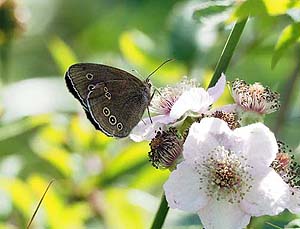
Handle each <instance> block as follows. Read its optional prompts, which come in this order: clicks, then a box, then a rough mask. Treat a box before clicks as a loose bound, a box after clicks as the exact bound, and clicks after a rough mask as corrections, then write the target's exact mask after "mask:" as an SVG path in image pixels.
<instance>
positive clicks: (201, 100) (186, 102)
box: [170, 88, 213, 119]
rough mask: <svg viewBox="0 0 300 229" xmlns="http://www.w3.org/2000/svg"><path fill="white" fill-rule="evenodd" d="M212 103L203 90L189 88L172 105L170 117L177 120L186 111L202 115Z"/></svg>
mask: <svg viewBox="0 0 300 229" xmlns="http://www.w3.org/2000/svg"><path fill="white" fill-rule="evenodd" d="M212 102H213V100H212V98H211V97H210V96H209V94H208V93H207V91H205V90H204V89H203V88H191V89H189V90H188V91H185V92H183V93H182V95H181V96H180V97H179V98H178V100H177V101H176V102H175V103H174V105H173V107H172V109H171V112H170V116H171V117H172V118H174V119H179V118H180V117H181V116H183V115H184V114H185V113H186V112H188V111H192V112H197V113H203V112H206V111H208V109H209V106H210V105H211V104H212Z"/></svg>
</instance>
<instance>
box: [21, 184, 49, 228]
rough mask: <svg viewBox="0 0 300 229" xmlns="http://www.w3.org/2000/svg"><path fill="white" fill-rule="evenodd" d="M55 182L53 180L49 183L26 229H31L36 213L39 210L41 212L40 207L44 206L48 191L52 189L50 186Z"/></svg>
mask: <svg viewBox="0 0 300 229" xmlns="http://www.w3.org/2000/svg"><path fill="white" fill-rule="evenodd" d="M53 182H54V180H51V181H50V182H49V184H48V186H47V188H46V190H45V192H44V194H43V196H42V198H41V199H40V201H39V203H38V205H37V207H36V208H35V211H34V213H33V215H32V217H31V219H30V221H29V223H28V225H27V227H26V229H29V228H30V226H31V223H32V222H33V219H34V217H35V215H36V213H37V212H38V210H39V208H40V206H41V204H42V202H43V200H44V198H45V195H46V193H47V192H48V189H49V188H50V186H51V184H52V183H53Z"/></svg>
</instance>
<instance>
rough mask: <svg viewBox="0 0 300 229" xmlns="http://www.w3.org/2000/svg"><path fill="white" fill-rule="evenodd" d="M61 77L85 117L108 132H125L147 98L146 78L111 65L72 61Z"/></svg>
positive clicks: (148, 87) (133, 124)
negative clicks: (74, 62)
mask: <svg viewBox="0 0 300 229" xmlns="http://www.w3.org/2000/svg"><path fill="white" fill-rule="evenodd" d="M65 80H66V84H67V87H68V89H69V91H70V92H71V93H72V94H73V96H74V97H75V98H77V99H78V100H79V101H80V103H81V104H82V106H83V108H84V109H85V112H86V114H87V117H88V119H89V120H90V121H91V122H92V124H93V125H94V126H95V128H96V129H99V130H101V131H102V132H104V133H105V134H106V135H108V136H116V137H125V136H127V135H128V134H129V133H130V131H131V130H132V128H133V127H134V126H135V125H136V124H137V123H138V122H139V121H140V119H141V118H142V115H143V113H144V111H145V109H146V108H147V106H148V105H149V102H150V84H149V83H148V82H142V81H141V80H139V79H138V78H136V77H135V76H133V75H132V74H130V73H128V72H126V71H123V70H121V69H117V68H114V67H110V66H106V65H101V64H91V63H82V64H74V65H72V66H71V67H70V68H69V70H68V71H67V73H66V76H65Z"/></svg>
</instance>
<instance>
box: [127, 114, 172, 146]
mask: <svg viewBox="0 0 300 229" xmlns="http://www.w3.org/2000/svg"><path fill="white" fill-rule="evenodd" d="M151 119H152V123H151V121H150V118H144V119H143V120H142V121H140V122H139V123H138V124H137V125H136V126H135V127H134V128H133V130H132V131H131V133H130V135H129V137H130V138H131V140H133V141H135V142H141V141H145V140H151V139H152V138H154V137H155V134H156V133H155V130H158V129H159V128H162V129H163V127H164V125H165V124H168V123H171V122H172V121H173V119H172V118H171V117H170V116H168V115H157V116H154V117H151Z"/></svg>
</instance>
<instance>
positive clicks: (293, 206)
mask: <svg viewBox="0 0 300 229" xmlns="http://www.w3.org/2000/svg"><path fill="white" fill-rule="evenodd" d="M292 193H293V195H292ZM286 208H287V209H288V210H289V211H290V212H292V213H294V214H299V213H300V190H299V189H297V188H290V201H289V204H288V206H287V207H286Z"/></svg>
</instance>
